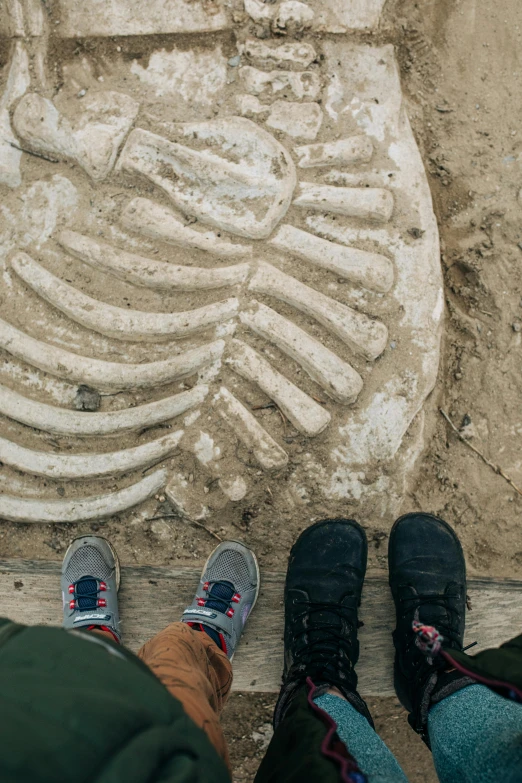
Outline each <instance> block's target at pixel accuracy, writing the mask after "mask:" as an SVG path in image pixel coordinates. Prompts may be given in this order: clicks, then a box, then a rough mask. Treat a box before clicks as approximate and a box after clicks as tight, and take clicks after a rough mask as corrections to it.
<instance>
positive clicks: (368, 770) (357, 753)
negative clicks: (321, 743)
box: [315, 693, 408, 783]
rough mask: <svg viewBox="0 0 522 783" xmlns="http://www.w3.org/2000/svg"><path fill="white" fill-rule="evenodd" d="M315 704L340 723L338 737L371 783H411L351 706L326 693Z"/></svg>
mask: <svg viewBox="0 0 522 783" xmlns="http://www.w3.org/2000/svg"><path fill="white" fill-rule="evenodd" d="M315 703H316V704H317V706H318V707H320V708H321V709H322V710H324V711H325V712H327V713H328V715H329V716H330V717H331V718H332V719H333V720H334V721H335V722H336V723H337V734H338V735H339V737H340V739H341V740H342V741H343V742H344V744H345V745H346V747H347V748H348V751H349V752H350V753H351V754H352V756H353V757H354V758H355V759H356V760H357V763H358V765H359V769H360V770H362V772H364V773H365V775H367V777H368V779H369V781H370V783H408V779H407V778H406V775H405V774H404V772H403V771H402V769H401V768H400V766H399V764H398V762H397V760H396V759H395V756H393V754H392V753H391V751H390V750H389V749H388V748H387V747H386V745H385V744H384V742H383V741H382V739H381V738H380V737H379V735H378V734H376V733H375V731H374V730H373V729H372V727H371V726H370V724H369V723H368V721H367V720H366V718H365V717H363V716H362V715H361V714H360V713H358V712H357V710H356V709H354V707H352V705H351V704H349V702H347V701H345V700H344V699H341V698H340V697H339V696H334V695H332V694H329V693H325V694H324V696H319V697H318V698H317V699H315Z"/></svg>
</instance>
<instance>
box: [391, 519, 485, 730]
mask: <svg viewBox="0 0 522 783" xmlns="http://www.w3.org/2000/svg"><path fill="white" fill-rule="evenodd" d="M388 560H389V569H390V587H391V591H392V595H393V599H394V601H395V609H396V613H397V625H396V629H395V631H394V633H393V642H394V645H395V671H394V675H395V690H396V692H397V696H398V697H399V699H400V701H401V704H402V705H403V706H404V707H405V708H406V709H407V710H408V711H409V712H410V716H409V722H410V724H411V726H412V727H413V728H414V729H415V731H417V732H418V733H419V734H421V736H422V737H423V739H424V740H425V741H426V742H427V744H429V741H428V737H427V733H426V729H427V719H428V710H429V708H430V706H431V705H432V704H436V703H437V702H439V701H441V700H442V699H443V698H445V697H446V696H449V695H450V694H451V693H454V692H455V691H457V690H460V689H461V688H464V687H465V686H466V685H470V684H472V682H473V681H472V680H471V679H470V678H468V677H464V676H463V675H461V674H460V673H459V672H446V668H447V663H446V661H445V660H444V659H443V658H442V656H437V657H436V658H429V657H426V655H425V653H423V652H421V650H420V649H419V647H418V646H417V643H416V635H415V634H414V632H413V630H412V622H413V621H414V620H417V621H419V622H421V623H423V624H425V625H430V626H434V627H435V628H436V629H437V630H438V631H439V633H441V634H442V636H443V637H444V642H443V646H444V648H445V649H448V650H449V649H452V650H462V645H463V640H464V623H465V614H466V563H465V560H464V554H463V552H462V547H461V545H460V541H459V540H458V538H457V536H456V535H455V533H454V532H453V530H452V529H451V528H450V526H449V525H448V524H447V523H446V522H444V521H443V520H442V519H438V518H437V517H435V516H432V515H431V514H422V513H419V514H416V513H415V514H407V515H406V516H403V517H401V518H400V519H398V520H397V522H396V523H395V525H394V526H393V529H392V531H391V534H390V542H389V551H388Z"/></svg>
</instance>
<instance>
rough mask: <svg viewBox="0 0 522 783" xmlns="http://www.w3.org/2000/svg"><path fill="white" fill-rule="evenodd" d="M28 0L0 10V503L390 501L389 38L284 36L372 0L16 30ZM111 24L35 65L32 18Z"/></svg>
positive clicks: (403, 314) (414, 253) (393, 457)
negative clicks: (0, 53)
mask: <svg viewBox="0 0 522 783" xmlns="http://www.w3.org/2000/svg"><path fill="white" fill-rule="evenodd" d="M35 2H36V0H34V2H33V0H31V2H29V0H26V3H25V5H24V4H21V5H18V4H17V2H16V0H10V3H8V6H9V9H10V10H9V16H8V18H7V17H6V20H4V28H3V29H2V30H1V32H2V33H3V35H4V36H6V37H7V38H6V40H7V39H9V37H11V38H12V43H11V47H12V48H11V58H10V62H9V63H8V65H7V66H6V68H5V69H4V72H3V79H2V82H1V88H2V94H1V96H0V128H2V133H1V138H0V192H1V194H2V203H1V205H0V265H1V268H2V273H3V274H2V279H1V288H0V311H1V312H0V352H1V358H2V366H1V367H0V462H1V463H2V465H3V467H2V470H1V472H0V492H1V498H0V505H1V508H0V517H3V518H5V519H8V520H13V521H18V522H39V521H56V522H67V521H69V522H75V521H80V520H85V519H92V518H95V517H96V516H100V515H102V516H111V515H113V514H118V513H121V512H129V511H130V509H136V510H135V511H134V512H132V513H135V514H137V515H138V517H139V514H140V513H141V509H142V508H146V507H147V502H149V503H150V502H154V498H156V499H158V498H161V497H162V495H163V493H164V494H165V496H166V497H167V498H168V500H169V501H170V503H171V504H172V506H174V508H175V509H176V510H177V512H178V513H179V514H180V515H181V516H187V517H191V518H193V519H195V520H198V519H203V518H205V517H212V515H213V514H214V513H217V512H218V511H220V510H223V509H225V508H229V505H228V504H231V503H232V504H233V503H240V502H241V501H244V502H245V503H259V502H262V498H263V497H264V493H265V492H266V486H268V487H269V492H270V495H271V497H272V498H273V502H274V506H275V513H276V514H277V513H280V514H282V515H284V514H285V513H292V512H293V511H294V510H295V508H296V507H297V508H299V507H303V508H304V507H308V508H309V512H307V513H310V514H314V513H315V511H316V510H317V512H318V513H321V512H322V511H323V510H328V509H335V508H336V507H338V505H339V502H343V503H344V504H347V505H346V508H348V507H349V504H350V503H357V504H361V503H365V504H366V505H367V507H368V508H369V509H370V510H371V511H372V512H373V513H376V514H378V515H388V514H393V513H395V512H396V511H397V507H398V504H399V499H400V495H401V493H402V491H403V488H404V484H405V481H406V480H407V478H408V476H409V475H410V473H411V470H412V469H413V466H414V463H415V459H416V457H417V456H418V454H419V453H420V450H421V449H422V445H423V420H424V413H423V406H424V403H425V400H426V397H427V395H428V394H429V392H430V391H431V389H432V388H433V385H434V382H435V377H436V373H437V368H438V356H439V354H438V351H439V342H440V329H441V318H442V315H443V298H442V287H441V275H440V268H439V259H438V237H437V229H436V223H435V218H434V215H433V210H432V205H431V199H430V194H429V190H428V186H427V182H426V179H425V175H424V170H423V166H422V161H421V159H420V155H419V153H418V150H417V148H416V145H415V141H414V139H413V136H412V133H411V130H410V127H409V123H408V120H407V117H406V114H405V111H404V108H403V105H402V98H401V91H400V83H399V79H398V73H397V68H396V65H395V60H394V54H393V49H392V47H391V46H380V47H373V46H369V45H368V44H366V43H357V42H353V40H350V41H348V40H346V39H344V38H343V37H342V36H341V35H339V36H338V37H337V38H329V39H319V38H317V37H315V38H312V37H311V36H310V37H309V38H307V31H310V30H317V31H328V32H333V33H343V32H346V31H348V30H358V29H366V28H368V27H372V26H374V25H375V24H376V23H377V20H378V15H379V12H380V7H381V5H382V4H381V3H373V4H372V3H370V4H368V3H363V4H361V7H360V8H359V6H358V5H357V3H355V2H354V3H352V4H351V5H350V4H348V5H349V7H346V8H345V7H344V6H343V8H342V9H341V7H340V6H339V8H337V5H336V4H335V3H334V1H333V0H330V2H329V3H328V2H327V3H325V4H324V5H321V4H319V3H310V4H304V3H300V2H296V1H294V0H286V1H283V2H281V3H276V4H274V5H268V4H263V3H260V2H257V0H246V2H245V7H244V11H243V12H242V16H241V15H239V16H237V15H236V17H235V18H236V21H235V22H234V18H233V17H232V16H231V15H230V13H229V12H227V11H226V10H224V8H223V7H221V6H220V5H218V4H215V3H207V4H205V3H203V2H199V0H198V1H197V2H193V3H186V2H183V1H182V0H179V1H178V0H176V2H175V3H173V4H172V7H173V8H172V9H171V10H170V11H167V10H165V8H164V4H163V3H159V2H155V1H154V2H152V3H149V4H144V3H142V2H140V0H133V2H132V3H131V4H130V5H131V6H132V9H131V10H130V11H129V9H128V8H127V11H125V8H124V5H125V7H127V6H128V4H123V3H120V2H116V1H115V2H114V3H112V4H110V5H109V6H107V5H106V4H100V5H99V9H98V11H99V13H98V12H96V13H94V12H93V13H89V14H87V12H86V11H83V10H81V9H82V6H81V5H80V4H78V3H76V2H73V0H60V2H59V3H57V4H56V9H55V11H54V12H53V13H56V14H57V16H56V17H54V16H52V15H50V14H49V12H48V11H46V10H45V9H44V10H43V11H42V10H41V9H40V13H41V14H42V15H43V16H42V18H43V21H42V23H41V24H40V26H39V28H38V29H37V30H36V31H34V30H33V31H32V32H30V31H29V29H28V25H29V22H28V18H29V16H31V13H32V12H31V8H32V7H33V5H34V4H35ZM37 5H38V4H37ZM95 5H96V4H95ZM149 6H150V9H149ZM178 6H179V8H178ZM370 6H371V8H370ZM146 9H149V11H150V12H148V13H145V10H146ZM162 9H163V10H162ZM33 11H34V9H33ZM162 14H163V16H162ZM165 14H166V16H165ZM237 20H240V21H237ZM251 20H253V21H251ZM160 30H161V31H162V32H165V33H168V34H170V36H171V37H170V38H169V39H168V46H165V41H162V44H161V46H162V47H163V48H160V46H158V47H157V48H155V43H154V39H153V38H151V39H150V43H149V44H147V46H148V47H149V48H148V50H147V52H148V54H147V56H146V57H144V58H142V59H141V60H140V62H139V63H138V62H137V60H136V58H135V57H133V56H132V46H131V45H130V42H132V36H133V35H140V36H150V35H153V34H154V33H156V32H159V31H160ZM217 30H221V31H226V32H223V36H224V38H223V41H222V42H221V43H219V45H218V46H216V44H215V42H213V43H208V42H207V41H206V38H208V36H205V35H204V34H205V33H208V32H209V31H217ZM232 31H233V32H232ZM256 31H257V32H260V31H264V32H263V33H262V38H256V37H255V34H254V33H255V32H256ZM186 32H190V33H197V34H198V35H197V36H195V37H194V38H193V39H191V46H192V47H193V49H187V46H186V45H185V44H183V46H182V47H181V48H180V49H179V50H178V49H177V46H178V44H177V38H176V36H177V34H179V33H186ZM297 33H299V35H300V36H302V35H303V33H304V37H300V38H299V40H295V39H294V36H295V35H296V34H297ZM117 35H124V36H127V38H121V39H118V38H116V39H114V41H112V40H110V44H109V43H108V44H107V46H105V47H104V48H103V56H101V55H98V54H97V52H96V48H94V49H93V51H92V52H89V47H77V48H75V47H74V46H70V47H68V46H66V47H64V48H63V52H64V54H63V60H62V61H60V62H59V64H58V66H57V70H56V69H55V70H54V71H53V68H52V62H51V56H50V51H51V47H52V46H53V44H54V43H55V42H56V41H57V40H65V41H68V40H74V39H75V38H77V37H78V38H80V37H82V38H86V39H89V38H90V37H96V36H106V37H107V41H108V42H109V39H110V37H111V36H117ZM14 36H16V40H15V38H14ZM139 40H140V46H144V43H143V42H144V41H147V40H148V39H146V38H140V39H139ZM53 51H55V50H54V49H53ZM28 53H29V54H31V56H32V60H33V61H34V62H36V63H40V64H41V67H40V68H34V67H32V68H29V55H28ZM212 53H214V54H212ZM53 57H54V55H53ZM216 58H217V59H216ZM53 62H54V61H53ZM42 63H43V64H42ZM176 63H182V64H183V65H182V68H181V66H180V68H181V70H180V71H179V73H176V79H174V80H173V79H172V75H173V73H174V71H173V69H174V70H175V69H176V67H177V66H176ZM169 74H170V76H169ZM216 74H218V77H216ZM225 76H226V78H225ZM198 83H200V84H201V85H202V93H201V95H200V96H199V98H198V94H197V90H194V84H196V85H197V84H198ZM209 96H211V97H209ZM85 388H87V390H88V391H89V390H90V391H91V392H92V394H87V395H86V396H84V397H82V393H83V392H82V390H85ZM82 400H90V402H89V403H88V404H87V403H84V402H82ZM93 401H94V402H93ZM85 405H87V408H85ZM187 466H192V467H187ZM44 479H45V481H44ZM57 486H59V487H60V488H63V487H65V490H63V492H62V497H57V496H56V491H55V490H56V487H57ZM150 498H152V499H153V500H152V501H148V499H150ZM143 504H145V506H143ZM343 508H344V506H343Z"/></svg>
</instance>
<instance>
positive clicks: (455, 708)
mask: <svg viewBox="0 0 522 783" xmlns="http://www.w3.org/2000/svg"><path fill="white" fill-rule="evenodd" d="M428 730H429V735H430V742H431V749H432V751H433V760H434V762H435V768H436V770H437V775H438V776H439V780H440V781H441V783H456V781H458V783H491V781H502V783H521V781H522V704H517V703H516V702H514V701H509V700H508V699H504V698H503V697H502V696H499V695H498V694H496V693H494V692H493V691H491V690H489V688H486V687H485V686H484V685H470V686H469V687H467V688H463V689H462V690H461V691H457V693H454V694H453V695H452V696H448V697H447V698H446V699H444V701H441V702H440V703H439V704H436V705H435V706H434V707H432V708H431V710H430V713H429V716H428Z"/></svg>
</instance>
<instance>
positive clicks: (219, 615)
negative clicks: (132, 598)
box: [181, 541, 259, 660]
mask: <svg viewBox="0 0 522 783" xmlns="http://www.w3.org/2000/svg"><path fill="white" fill-rule="evenodd" d="M258 595H259V565H258V563H257V559H256V556H255V555H254V553H253V552H251V551H250V549H248V548H247V547H246V546H245V545H244V544H241V543H239V541H225V542H224V543H222V544H220V545H219V546H218V547H217V548H216V549H214V551H213V552H212V554H211V555H210V557H209V559H208V560H207V562H206V564H205V567H204V569H203V572H202V574H201V581H200V583H199V587H198V589H197V592H196V595H195V598H194V601H193V602H192V604H191V605H190V606H189V607H188V609H186V610H185V611H184V612H183V617H182V618H181V621H182V622H183V623H187V624H188V625H190V626H191V627H193V628H196V629H197V630H199V631H206V633H207V634H208V635H209V636H210V637H211V638H212V639H213V640H214V641H215V642H216V644H217V645H218V646H220V647H221V649H222V650H223V651H224V652H225V653H226V654H227V656H228V657H229V658H230V660H232V658H233V657H234V653H235V651H236V647H237V644H238V642H239V639H240V637H241V634H242V633H243V629H244V627H245V624H246V621H247V620H248V617H249V615H250V613H251V611H252V609H253V608H254V606H255V604H256V601H257V596H258Z"/></svg>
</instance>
